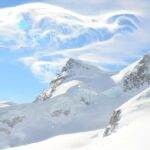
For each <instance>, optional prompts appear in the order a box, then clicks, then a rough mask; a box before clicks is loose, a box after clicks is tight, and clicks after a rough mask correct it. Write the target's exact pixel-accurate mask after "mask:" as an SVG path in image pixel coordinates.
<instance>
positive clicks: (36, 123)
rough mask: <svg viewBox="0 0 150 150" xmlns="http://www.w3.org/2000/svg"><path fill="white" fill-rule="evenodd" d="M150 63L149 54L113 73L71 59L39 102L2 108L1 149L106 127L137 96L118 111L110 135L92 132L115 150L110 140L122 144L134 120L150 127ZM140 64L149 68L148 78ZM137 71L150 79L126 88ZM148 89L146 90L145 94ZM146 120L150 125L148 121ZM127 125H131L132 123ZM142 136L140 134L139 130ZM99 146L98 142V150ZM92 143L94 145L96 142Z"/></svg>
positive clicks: (100, 140) (108, 133)
mask: <svg viewBox="0 0 150 150" xmlns="http://www.w3.org/2000/svg"><path fill="white" fill-rule="evenodd" d="M148 66H149V55H145V56H144V57H143V58H141V59H140V60H139V61H137V62H136V63H134V64H132V65H131V66H129V67H127V68H125V71H124V70H123V71H121V72H123V73H121V72H120V73H119V74H117V75H115V76H112V74H111V73H109V72H107V71H104V70H102V69H99V68H97V67H95V66H92V65H90V64H87V63H85V62H82V61H80V60H75V59H69V60H68V61H67V62H66V64H65V66H64V67H63V68H62V70H61V72H60V74H58V75H57V77H56V78H55V79H54V80H53V81H52V82H51V83H50V86H49V88H48V89H47V90H45V91H44V92H43V93H42V94H41V95H40V96H38V98H37V99H36V101H35V102H34V103H31V104H21V105H13V106H9V107H4V108H2V107H1V108H0V140H1V142H0V148H7V147H12V146H18V145H24V144H29V143H33V142H38V141H42V140H45V139H47V138H50V137H53V136H55V135H59V134H66V133H73V132H80V131H89V130H95V129H102V128H105V127H106V125H107V122H108V120H109V116H110V115H111V113H112V112H113V110H115V109H116V108H118V107H119V106H120V105H122V104H123V103H124V102H126V101H127V100H128V99H131V98H132V99H131V100H130V101H129V102H127V103H126V104H124V105H123V106H121V107H120V108H118V109H116V111H114V112H113V114H112V117H111V119H110V122H109V126H108V127H107V128H106V130H105V132H104V135H105V137H102V134H101V137H100V139H98V138H96V137H99V136H97V134H98V133H96V135H95V134H91V138H89V137H88V139H89V140H90V141H93V140H92V139H95V138H96V141H95V140H94V141H93V142H94V143H96V144H97V145H98V147H99V148H101V149H102V148H103V147H106V148H107V149H108V150H109V149H110V147H109V145H111V144H113V143H111V142H110V141H111V140H113V141H114V143H115V144H116V145H117V143H116V142H115V139H117V140H118V139H119V138H121V139H124V135H123V133H124V128H125V129H126V130H125V131H126V132H127V131H128V130H129V131H130V130H131V128H130V127H132V126H134V123H135V124H137V123H139V122H144V121H145V122H144V123H143V124H140V125H141V126H142V128H144V127H146V128H148V122H147V120H146V118H147V116H148V115H149V111H148V109H149V88H148V87H149V84H148V80H147V78H145V75H147V76H148V75H149V74H148V70H149V68H148ZM139 68H143V71H142V73H143V74H144V77H143V74H142V78H141V74H140V73H139V72H140V71H139V70H141V69H139ZM131 72H132V73H133V74H134V77H136V78H137V79H138V78H140V79H141V80H143V81H144V83H143V84H141V85H140V86H141V87H142V88H141V87H140V90H139V89H134V91H132V90H124V87H123V86H122V84H121V83H122V81H124V79H126V78H127V77H128V76H130V73H131ZM137 72H138V73H137ZM120 74H121V75H120ZM117 76H118V78H117ZM116 79H118V80H116ZM114 81H115V82H114ZM117 81H118V82H117ZM129 81H130V80H129ZM132 81H134V80H131V84H132V83H133V82H132ZM135 81H136V80H135ZM137 81H140V80H137ZM140 83H141V82H140ZM145 84H147V85H146V86H145ZM146 89H147V90H146ZM142 90H143V91H144V90H145V91H144V92H143V93H141V91H142ZM139 93H140V94H139ZM138 94H139V95H138ZM136 95H137V96H136ZM133 97H134V98H133ZM146 113H147V114H146ZM142 114H143V115H145V117H146V118H145V117H143V118H145V119H144V120H143V119H142V117H141V116H143V115H142ZM136 121H137V122H136ZM145 123H146V124H147V125H144V124H145ZM126 125H127V126H129V128H126ZM137 129H139V126H138V128H135V130H134V132H137ZM139 130H140V129H139ZM112 133H114V134H112ZM118 133H119V134H121V135H118ZM131 133H132V132H131ZM139 133H140V134H141V132H139ZM129 135H130V134H129ZM136 135H137V136H139V135H138V133H137V134H136ZM120 136H121V137H120ZM125 136H127V134H125ZM92 137H93V138H92ZM112 137H114V138H113V139H112ZM127 137H128V136H127ZM131 137H134V136H131ZM56 139H57V138H56ZM117 140H116V141H117ZM132 140H133V139H132ZM48 141H49V140H48ZM50 141H51V140H50ZM97 141H99V143H97ZM102 141H103V142H104V144H102ZM93 142H92V143H93ZM119 142H120V141H119ZM46 143H47V142H46ZM56 143H57V142H56ZM107 143H108V144H107ZM47 144H48V143H47ZM86 146H87V145H86ZM86 146H85V148H87V147H86ZM117 146H118V145H117ZM96 147H97V146H96V145H95V149H96ZM24 148H28V147H24ZM29 148H30V147H29ZM59 148H60V147H59ZM73 148H74V147H73ZM90 148H91V150H93V149H92V146H90ZM90 148H89V149H90ZM111 148H112V147H111ZM53 149H54V150H55V148H53ZM64 149H65V150H66V149H67V148H66V147H65V148H64ZM70 149H71V148H70ZM70 149H69V150H70ZM83 149H84V147H83ZM56 150H58V149H56ZM102 150H103V149H102Z"/></svg>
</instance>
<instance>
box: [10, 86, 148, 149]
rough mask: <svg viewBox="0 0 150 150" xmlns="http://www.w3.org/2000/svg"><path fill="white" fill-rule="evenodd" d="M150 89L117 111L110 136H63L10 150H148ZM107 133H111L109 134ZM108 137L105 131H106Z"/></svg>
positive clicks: (81, 134)
mask: <svg viewBox="0 0 150 150" xmlns="http://www.w3.org/2000/svg"><path fill="white" fill-rule="evenodd" d="M149 116H150V88H148V89H146V90H145V91H143V92H142V93H140V94H139V95H137V96H135V97H134V98H132V99H131V100H129V101H128V102H126V103H125V104H123V105H122V106H121V107H119V108H118V109H116V111H114V113H113V115H112V117H111V121H110V122H111V124H110V125H109V128H107V133H109V134H108V135H109V136H108V135H107V136H106V135H105V137H102V135H103V130H100V131H94V132H87V133H78V134H70V135H61V136H57V137H54V138H51V139H49V140H46V141H43V142H40V143H35V144H31V145H27V146H21V147H17V148H12V149H9V150H38V149H39V150H40V149H43V148H44V149H45V150H49V149H53V150H112V148H113V149H115V150H143V149H144V150H149V147H150V143H149V138H150V117H149ZM108 129H109V131H110V132H108ZM105 133H106V131H105Z"/></svg>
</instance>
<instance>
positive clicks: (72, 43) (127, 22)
mask: <svg viewBox="0 0 150 150" xmlns="http://www.w3.org/2000/svg"><path fill="white" fill-rule="evenodd" d="M57 10H59V11H57ZM1 16H2V17H1ZM4 16H5V17H4ZM6 20H7V21H8V20H9V21H8V22H9V23H7V22H6ZM4 24H5V26H4ZM6 24H7V25H6ZM138 24H139V23H138V19H137V18H136V16H135V15H134V14H130V13H120V14H114V15H113V14H112V15H110V16H107V17H102V16H99V17H98V16H96V17H87V16H81V15H79V14H76V13H73V12H71V11H68V10H65V9H62V8H59V7H55V6H52V5H46V4H35V5H32V4H26V5H22V6H18V7H17V8H15V7H14V8H10V9H2V10H1V11H0V28H1V29H0V31H1V32H0V46H1V47H7V48H9V49H12V48H14V49H23V48H30V49H38V50H40V49H42V50H43V49H52V50H54V49H57V50H61V49H71V48H80V47H84V46H87V45H90V44H93V43H96V42H103V41H107V40H110V39H112V38H113V37H114V36H117V35H124V36H125V34H127V33H131V32H134V31H135V30H137V29H138ZM14 31H15V32H14ZM8 33H9V34H8Z"/></svg>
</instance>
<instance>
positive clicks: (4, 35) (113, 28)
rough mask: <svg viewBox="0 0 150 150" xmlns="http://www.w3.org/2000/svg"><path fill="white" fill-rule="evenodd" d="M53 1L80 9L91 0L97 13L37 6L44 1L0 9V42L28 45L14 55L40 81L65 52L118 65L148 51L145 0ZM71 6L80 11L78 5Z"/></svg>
mask: <svg viewBox="0 0 150 150" xmlns="http://www.w3.org/2000/svg"><path fill="white" fill-rule="evenodd" d="M47 2H48V1H47ZM67 2H68V3H67ZM55 3H56V4H59V5H60V6H66V7H67V8H69V9H74V10H77V9H76V8H72V7H74V6H75V7H79V9H81V7H80V6H82V5H83V4H84V6H85V5H86V7H85V8H86V9H87V8H88V7H91V6H92V7H91V8H92V9H94V10H95V11H94V13H96V12H99V14H96V16H95V17H88V16H85V15H84V16H83V15H79V14H77V13H73V12H70V11H65V10H64V9H62V10H61V8H59V11H62V12H64V11H65V13H60V12H59V13H57V11H56V13H50V12H51V10H50V9H43V7H45V6H46V5H43V6H42V7H41V6H39V7H40V12H39V9H38V10H36V9H34V10H32V11H31V12H32V13H29V12H28V9H25V11H23V10H22V9H21V7H20V9H18V7H17V9H15V8H13V9H11V12H13V13H12V14H11V15H10V14H9V13H8V12H10V10H9V9H5V10H0V47H1V48H2V47H3V48H4V47H6V48H8V49H10V50H12V49H13V50H21V51H23V52H24V51H28V52H29V53H28V54H26V55H24V53H23V54H22V55H21V58H20V56H19V58H18V59H19V61H21V62H22V63H23V64H25V65H26V66H27V67H28V68H30V69H31V71H32V73H33V74H34V75H35V76H36V77H38V78H39V79H40V80H41V81H44V82H49V81H50V79H52V78H53V77H54V76H55V74H57V72H58V70H60V68H61V66H62V65H63V64H64V62H65V61H66V60H67V59H68V58H69V57H74V58H77V59H81V60H84V61H87V62H90V63H92V64H94V65H96V66H98V67H100V66H103V67H107V69H112V70H118V68H119V69H120V68H121V67H123V66H126V65H127V64H128V63H130V62H132V61H134V60H135V59H137V58H139V57H140V56H141V55H142V54H144V53H145V52H147V51H149V48H150V45H149V43H150V34H149V33H150V23H149V22H150V15H149V13H148V12H149V10H150V9H149V7H150V5H149V4H150V2H148V1H146V0H144V1H141V0H137V2H136V4H135V2H133V1H130V0H127V1H121V0H115V1H114V2H110V1H109V0H101V1H98V0H94V1H93V0H90V1H88V2H87V1H85V0H83V1H79V0H71V1H65V2H64V1H60V0H56V1H55ZM110 3H111V5H110ZM133 6H134V7H133ZM24 7H26V6H24ZM34 7H37V6H35V5H34ZM46 7H48V8H49V7H52V6H46ZM54 8H55V7H54ZM56 8H57V7H56ZM20 10H21V11H20ZM77 11H79V12H83V13H84V14H85V12H84V10H77ZM90 11H91V10H90ZM102 12H103V13H102ZM1 16H3V17H4V16H5V18H3V17H2V18H1ZM6 20H8V21H6ZM6 27H7V28H8V29H7V28H6ZM1 48H0V49H1ZM21 51H20V53H21ZM14 53H15V52H14ZM110 66H113V68H112V67H110Z"/></svg>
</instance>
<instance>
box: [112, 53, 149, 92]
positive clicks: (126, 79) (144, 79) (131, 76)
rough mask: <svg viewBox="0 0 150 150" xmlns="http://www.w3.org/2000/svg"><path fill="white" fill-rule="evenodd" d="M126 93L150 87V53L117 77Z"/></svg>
mask: <svg viewBox="0 0 150 150" xmlns="http://www.w3.org/2000/svg"><path fill="white" fill-rule="evenodd" d="M113 78H114V80H115V79H119V80H118V81H117V82H119V83H120V84H121V85H122V86H123V89H124V90H125V91H128V90H132V89H135V88H137V89H139V88H140V87H144V86H146V87H147V85H148V86H149V85H150V53H148V54H146V55H144V56H143V57H142V58H141V59H139V60H138V61H136V62H135V63H133V64H131V65H130V66H129V67H127V68H125V69H123V70H122V71H121V72H120V73H119V74H117V75H115V76H114V77H113Z"/></svg>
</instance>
